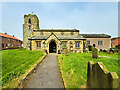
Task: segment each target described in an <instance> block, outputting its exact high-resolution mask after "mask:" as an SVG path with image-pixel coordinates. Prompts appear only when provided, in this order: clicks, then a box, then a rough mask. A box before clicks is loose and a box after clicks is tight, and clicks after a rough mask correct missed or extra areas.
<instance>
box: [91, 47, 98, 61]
mask: <svg viewBox="0 0 120 90" xmlns="http://www.w3.org/2000/svg"><path fill="white" fill-rule="evenodd" d="M92 58H96V59H97V58H98V49H97V48H94V47H93V48H92Z"/></svg>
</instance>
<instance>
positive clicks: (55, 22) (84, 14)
mask: <svg viewBox="0 0 120 90" xmlns="http://www.w3.org/2000/svg"><path fill="white" fill-rule="evenodd" d="M32 12H34V13H35V14H36V15H37V16H38V18H39V27H40V28H42V29H43V28H47V29H48V28H49V29H56V28H57V29H64V28H65V29H67V28H68V29H74V28H75V29H79V30H80V33H86V34H90V33H97V34H98V33H105V34H109V35H111V36H112V37H116V36H118V3H117V2H36V3H35V2H21V3H20V2H3V3H2V32H3V33H4V32H7V33H8V34H10V35H13V34H14V35H15V37H17V38H19V39H21V40H22V39H23V23H24V15H25V14H31V13H32Z"/></svg>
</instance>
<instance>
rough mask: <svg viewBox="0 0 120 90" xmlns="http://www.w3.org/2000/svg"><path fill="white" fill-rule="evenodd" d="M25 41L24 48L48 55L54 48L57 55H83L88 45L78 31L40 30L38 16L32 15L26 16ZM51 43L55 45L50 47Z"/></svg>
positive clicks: (24, 25) (24, 26)
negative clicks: (70, 53) (69, 53)
mask: <svg viewBox="0 0 120 90" xmlns="http://www.w3.org/2000/svg"><path fill="white" fill-rule="evenodd" d="M23 41H24V42H23V47H24V48H27V49H28V50H41V51H47V52H48V53H49V52H51V49H53V48H55V50H56V53H59V52H60V53H67V52H73V53H83V51H84V50H83V49H85V43H86V39H84V38H83V37H82V36H80V35H79V30H77V29H39V20H38V18H37V16H36V15H31V14H29V15H25V16H24V24H23ZM51 42H54V43H52V44H55V45H53V46H52V45H50V43H51ZM38 44H40V46H38ZM51 47H52V48H51Z"/></svg>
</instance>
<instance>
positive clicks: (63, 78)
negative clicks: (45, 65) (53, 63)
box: [57, 55, 65, 88]
mask: <svg viewBox="0 0 120 90" xmlns="http://www.w3.org/2000/svg"><path fill="white" fill-rule="evenodd" d="M57 60H58V67H59V70H60V74H61V76H62V82H63V86H64V88H65V80H64V78H63V72H62V69H61V66H60V61H59V58H58V55H57Z"/></svg>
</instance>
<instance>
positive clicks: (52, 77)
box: [24, 54, 64, 88]
mask: <svg viewBox="0 0 120 90" xmlns="http://www.w3.org/2000/svg"><path fill="white" fill-rule="evenodd" d="M24 88H64V87H63V83H62V78H61V76H60V72H59V67H58V61H57V54H48V55H47V57H46V58H45V60H44V61H43V63H41V64H40V65H39V67H38V68H37V70H36V73H34V74H32V75H31V77H30V79H29V80H28V82H27V83H26V85H25V87H24Z"/></svg>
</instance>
